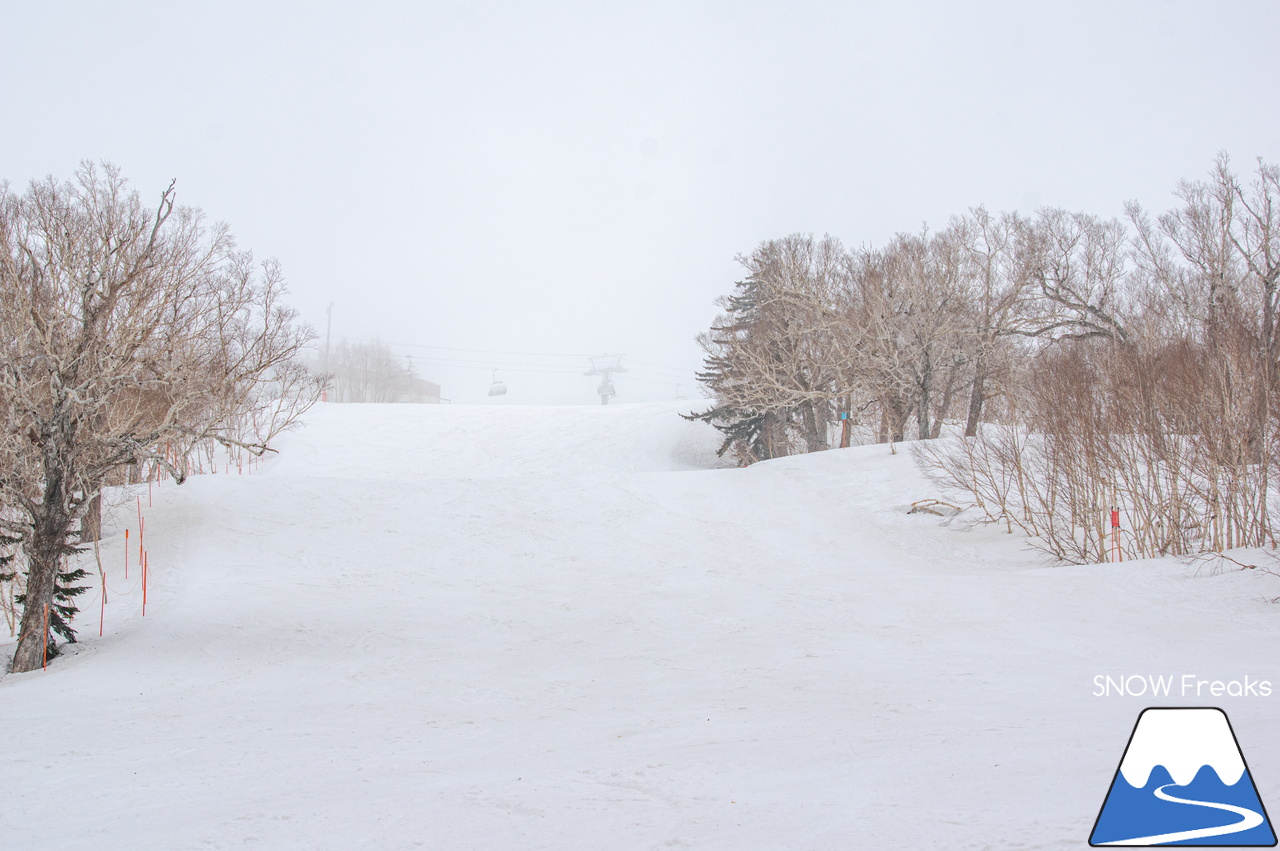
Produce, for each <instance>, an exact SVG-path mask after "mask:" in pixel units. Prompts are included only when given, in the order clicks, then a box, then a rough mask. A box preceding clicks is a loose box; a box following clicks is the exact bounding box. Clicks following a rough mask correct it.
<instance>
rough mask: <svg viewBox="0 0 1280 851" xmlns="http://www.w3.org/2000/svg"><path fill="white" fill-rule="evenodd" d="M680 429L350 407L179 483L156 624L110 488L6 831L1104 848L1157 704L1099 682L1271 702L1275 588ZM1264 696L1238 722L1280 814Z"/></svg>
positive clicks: (209, 841)
mask: <svg viewBox="0 0 1280 851" xmlns="http://www.w3.org/2000/svg"><path fill="white" fill-rule="evenodd" d="M676 410H677V408H676V407H675V406H673V405H644V406H617V407H613V406H610V407H608V408H599V407H593V408H515V407H505V406H504V407H476V408H466V407H462V406H457V407H449V406H444V407H431V406H355V405H350V406H326V407H324V408H322V409H320V410H317V411H315V412H314V413H313V414H312V415H311V416H310V418H309V422H308V425H307V427H306V428H304V429H302V430H300V431H298V432H296V433H293V434H291V435H288V436H287V437H286V438H285V439H283V440H281V441H280V444H279V446H280V449H281V451H282V454H281V456H280V457H278V458H274V459H272V460H270V461H269V462H267V463H266V464H265V465H264V466H263V468H262V469H261V470H260V471H258V472H255V473H253V474H252V475H230V476H227V475H217V476H204V477H199V478H197V479H195V480H192V481H191V482H189V483H188V484H186V485H184V486H182V487H180V488H178V487H174V486H173V485H172V484H166V485H164V486H162V487H161V488H159V489H158V490H157V492H156V494H155V506H154V508H151V509H145V508H144V510H145V511H146V535H147V541H148V548H149V552H150V561H151V566H152V571H153V579H152V584H151V587H150V589H149V599H148V609H147V615H146V618H145V619H142V618H141V617H140V616H139V611H138V610H139V608H140V591H139V590H137V589H136V587H135V583H136V577H137V574H136V565H135V566H134V568H133V569H132V571H131V573H130V578H129V579H128V580H125V579H124V576H123V571H122V561H123V547H124V543H123V536H124V530H125V528H126V527H132V528H134V536H135V537H133V538H131V541H133V542H136V523H137V520H136V512H137V508H136V499H135V494H133V493H131V494H129V495H127V496H124V495H119V497H118V503H119V504H118V505H117V506H116V508H115V509H114V510H113V511H112V515H111V519H110V521H109V523H108V538H107V539H106V540H105V541H104V542H103V558H104V564H105V565H106V568H107V573H108V581H109V585H110V587H111V588H112V589H114V593H113V594H112V595H111V596H110V597H109V604H108V605H107V606H106V610H105V636H104V637H103V638H99V637H98V634H97V633H98V614H99V601H98V599H97V598H96V597H95V596H94V593H90V594H88V595H86V596H85V597H84V598H83V600H84V602H83V607H84V610H85V611H84V614H83V615H82V617H81V619H80V620H79V621H78V624H79V626H80V628H81V631H82V636H83V638H84V641H83V643H82V644H81V645H79V646H78V648H76V649H75V651H74V652H73V653H72V654H71V655H69V656H68V657H64V658H61V659H58V660H57V661H56V663H55V664H54V665H52V666H51V667H50V669H49V670H48V671H47V672H38V673H34V674H26V675H21V676H15V675H10V676H6V677H4V678H3V679H0V719H3V723H0V759H2V760H3V764H4V765H5V767H6V769H7V778H8V780H9V786H8V789H9V790H10V791H9V795H8V796H7V797H6V802H5V805H4V806H3V807H0V836H2V837H4V845H5V847H12V848H34V847H37V846H38V847H42V848H49V849H57V848H95V849H116V848H119V849H153V848H154V849H178V848H231V847H242V846H246V845H248V846H257V847H262V848H273V849H274V848H335V849H337V848H341V849H350V848H409V847H423V848H449V849H453V848H477V849H482V848H484V849H487V848H583V849H600V848H699V849H703V848H723V849H742V848H762V849H764V848H767V849H777V848H797V849H822V848H833V849H835V848H840V849H846V848H852V847H858V848H890V847H892V848H931V847H949V848H985V847H1000V848H1006V847H1007V848H1078V847H1082V846H1083V845H1084V843H1085V841H1086V839H1087V837H1088V834H1089V830H1090V827H1091V825H1092V823H1093V819H1094V816H1095V815H1096V813H1097V809H1098V806H1099V805H1100V804H1101V802H1102V798H1103V797H1104V796H1105V794H1106V792H1107V788H1108V784H1109V783H1110V781H1111V777H1112V775H1113V773H1114V771H1115V769H1116V765H1117V763H1118V761H1119V758H1120V755H1121V751H1122V750H1123V747H1124V744H1125V741H1126V737H1127V736H1128V734H1129V731H1130V730H1131V729H1132V725H1133V721H1134V718H1135V717H1136V715H1137V712H1138V711H1139V710H1140V709H1141V708H1142V707H1143V706H1145V705H1148V703H1153V702H1159V701H1152V700H1151V699H1150V698H1149V697H1147V698H1120V697H1110V698H1099V697H1094V696H1093V691H1094V679H1093V678H1094V677H1095V676H1096V675H1099V674H1111V675H1113V676H1115V675H1128V674H1145V673H1162V674H1179V675H1180V674H1182V673H1192V674H1196V675H1198V676H1199V677H1200V678H1202V679H1210V680H1213V679H1233V678H1236V679H1238V678H1241V677H1243V676H1245V675H1246V674H1248V675H1250V676H1252V677H1254V678H1255V679H1257V678H1263V679H1269V680H1271V681H1272V682H1273V683H1276V684H1277V685H1280V671H1277V670H1276V662H1275V660H1276V659H1277V658H1280V656H1278V655H1277V653H1276V650H1277V638H1276V636H1277V628H1276V627H1277V618H1278V617H1280V612H1278V611H1277V609H1276V607H1275V606H1272V605H1271V604H1269V603H1267V602H1265V601H1264V599H1263V595H1264V594H1270V595H1271V596H1274V595H1275V594H1276V593H1280V591H1277V589H1276V588H1274V587H1272V586H1269V585H1266V584H1265V582H1266V580H1265V579H1263V578H1259V577H1256V576H1253V575H1251V574H1242V573H1233V574H1226V575H1221V576H1210V575H1200V576H1196V575H1194V570H1193V569H1191V568H1188V567H1185V566H1181V565H1178V564H1174V563H1172V562H1132V563H1126V564H1124V565H1098V566H1089V567H1060V566H1050V565H1046V564H1045V563H1044V562H1043V560H1042V559H1040V558H1039V557H1037V556H1035V555H1032V554H1029V553H1028V552H1027V551H1026V550H1025V549H1024V547H1023V542H1022V541H1020V540H1018V539H1016V538H1014V537H1011V536H1008V535H1004V534H1001V533H1000V531H999V530H997V529H992V528H978V529H973V530H969V531H966V530H964V529H963V528H962V527H961V526H960V525H958V524H952V525H944V524H943V522H942V521H941V520H940V519H939V518H937V517H931V516H928V515H908V514H907V513H906V509H907V507H908V505H909V503H910V502H911V501H913V500H916V499H921V498H925V497H930V496H936V495H937V494H936V492H935V490H934V489H933V488H932V487H931V486H930V485H929V484H928V483H927V482H925V481H924V480H923V479H922V478H921V477H920V476H919V474H918V473H917V471H916V470H915V467H914V465H913V463H912V461H911V459H910V457H909V456H908V455H907V454H905V453H903V452H901V451H899V452H898V453H896V454H891V452H890V449H889V448H888V447H884V446H876V447H863V448H856V449H850V450H839V451H832V452H826V453H821V454H817V455H812V456H806V457H801V458H791V459H783V460H780V461H774V462H768V463H764V464H759V465H756V466H754V467H751V468H749V469H736V468H727V469H711V468H713V467H715V466H717V465H719V464H721V463H722V462H720V461H719V459H716V458H715V456H714V448H715V446H716V445H717V435H716V433H715V432H714V431H712V430H711V429H710V428H708V427H706V426H704V425H703V424H700V423H689V422H686V421H683V420H681V419H679V418H678V417H677V416H676ZM142 501H143V504H144V506H145V503H146V494H145V490H144V491H143V493H142ZM131 589H133V591H132V593H131V594H130V593H128V592H130V590H131ZM11 651H12V645H11V644H6V645H4V646H3V647H0V652H5V653H9V652H11ZM1276 700H1280V697H1272V698H1258V697H1250V698H1234V699H1229V698H1225V697H1224V698H1216V699H1214V700H1213V701H1212V702H1216V703H1220V704H1223V705H1224V708H1226V709H1227V711H1228V712H1229V713H1230V714H1231V718H1232V722H1233V724H1234V725H1235V729H1236V732H1237V734H1238V735H1239V736H1240V739H1241V744H1242V745H1243V746H1244V748H1245V751H1246V754H1247V757H1248V759H1249V762H1250V765H1251V767H1252V768H1253V770H1254V774H1255V779H1256V780H1257V782H1258V788H1259V792H1260V793H1261V794H1262V797H1263V800H1264V801H1265V800H1268V795H1269V793H1270V794H1271V795H1272V797H1274V793H1275V791H1276V790H1280V740H1277V739H1276V738H1275V737H1274V736H1273V735H1271V731H1272V728H1273V726H1274V720H1273V719H1274V717H1275V706H1276V705H1277V704H1276V703H1275V701H1276ZM1164 702H1165V703H1170V701H1164ZM1187 702H1190V703H1195V702H1197V701H1195V700H1190V701H1183V700H1178V699H1176V698H1175V699H1174V700H1172V705H1178V704H1179V703H1187ZM1199 702H1201V703H1205V702H1208V698H1207V696H1206V698H1205V699H1204V700H1201V701H1199Z"/></svg>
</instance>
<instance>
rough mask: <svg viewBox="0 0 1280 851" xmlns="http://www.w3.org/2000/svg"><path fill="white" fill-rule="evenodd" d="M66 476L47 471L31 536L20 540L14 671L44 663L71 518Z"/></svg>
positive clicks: (38, 666) (32, 667)
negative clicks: (22, 594)
mask: <svg viewBox="0 0 1280 851" xmlns="http://www.w3.org/2000/svg"><path fill="white" fill-rule="evenodd" d="M64 487H65V479H64V478H63V476H62V475H61V474H58V473H55V474H52V475H50V476H49V477H48V478H47V479H46V482H45V491H44V501H43V502H42V503H41V505H40V511H39V515H38V516H37V517H36V518H34V519H35V523H34V524H33V526H32V531H31V537H30V538H28V539H27V541H26V542H25V543H24V544H23V549H24V550H25V551H26V554H27V592H26V603H24V604H23V607H22V609H23V610H22V626H21V628H20V629H19V632H18V649H17V650H16V651H15V652H14V654H13V667H12V671H13V672H14V673H15V674H18V673H23V672H25V671H34V670H36V669H37V668H40V667H43V665H44V664H45V661H46V658H47V653H48V645H49V643H50V642H49V610H50V608H51V607H52V606H53V591H54V586H55V585H56V584H57V580H58V568H59V567H60V566H61V564H62V552H63V548H64V547H65V546H66V542H67V532H68V531H69V530H70V527H71V518H70V516H69V513H68V512H67V509H66V499H65V497H64V494H63V489H64Z"/></svg>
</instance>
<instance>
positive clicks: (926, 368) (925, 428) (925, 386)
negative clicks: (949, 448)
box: [916, 353, 933, 440]
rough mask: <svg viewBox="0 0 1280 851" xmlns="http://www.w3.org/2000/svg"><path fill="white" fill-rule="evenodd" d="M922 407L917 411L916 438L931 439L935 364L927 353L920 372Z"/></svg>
mask: <svg viewBox="0 0 1280 851" xmlns="http://www.w3.org/2000/svg"><path fill="white" fill-rule="evenodd" d="M919 387H920V407H919V408H917V409H916V438H917V439H918V440H924V439H926V438H927V437H929V434H930V432H929V401H930V400H929V395H930V393H931V392H932V391H933V363H932V361H931V360H930V358H929V356H928V354H927V353H926V355H925V358H924V365H923V366H922V368H921V370H920V381H919Z"/></svg>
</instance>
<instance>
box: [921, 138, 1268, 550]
mask: <svg viewBox="0 0 1280 851" xmlns="http://www.w3.org/2000/svg"><path fill="white" fill-rule="evenodd" d="M1178 195H1179V198H1180V199H1181V201H1182V205H1181V206H1180V207H1179V208H1178V209H1176V210H1174V211H1172V212H1170V213H1167V214H1165V215H1164V216H1161V217H1159V219H1158V220H1157V221H1156V222H1154V223H1153V222H1152V220H1151V219H1150V218H1149V217H1148V216H1147V215H1146V214H1145V213H1143V211H1142V210H1141V209H1140V208H1138V207H1137V206H1136V205H1131V206H1130V207H1129V209H1128V217H1129V221H1130V224H1131V226H1132V230H1131V231H1130V232H1129V233H1130V238H1129V239H1128V240H1127V241H1121V240H1120V239H1118V238H1117V235H1118V233H1119V229H1118V228H1117V225H1116V223H1102V222H1098V221H1097V220H1090V219H1088V218H1087V217H1079V216H1063V215H1060V214H1052V213H1051V214H1050V215H1046V216H1042V217H1041V219H1040V221H1039V222H1038V227H1039V229H1040V233H1038V234H1037V235H1036V243H1035V244H1036V249H1037V250H1036V252H1035V253H1034V255H1033V256H1034V260H1035V264H1034V265H1033V267H1032V268H1033V273H1034V276H1035V277H1034V279H1035V280H1036V281H1037V284H1038V287H1039V289H1040V291H1041V293H1042V294H1043V295H1044V296H1045V297H1046V298H1047V299H1049V301H1050V302H1051V303H1052V304H1053V305H1055V307H1056V308H1059V309H1065V310H1067V311H1069V313H1068V315H1069V316H1071V318H1072V319H1073V320H1074V321H1073V323H1072V324H1070V325H1058V324H1057V323H1056V322H1055V323H1050V324H1049V325H1047V326H1044V329H1045V332H1047V333H1046V336H1048V337H1051V338H1053V339H1056V340H1057V343H1056V344H1055V345H1051V346H1048V347H1046V348H1043V349H1041V350H1040V351H1039V352H1038V353H1036V355H1035V356H1034V358H1033V360H1032V363H1031V366H1030V370H1029V380H1028V382H1027V384H1026V389H1025V391H1024V394H1023V403H1022V406H1021V408H1020V409H1019V411H1018V415H1017V417H1016V423H1015V424H1013V425H1010V426H1008V427H1006V428H1003V429H992V428H990V427H987V428H983V429H980V430H979V433H978V435H977V436H976V437H973V438H969V439H966V440H958V441H954V442H950V443H948V444H943V445H935V446H931V447H926V448H924V449H923V450H922V451H921V453H920V455H919V458H920V461H921V464H922V466H923V467H924V468H925V469H926V471H929V472H931V473H932V474H934V475H935V476H936V477H937V478H938V479H939V481H941V482H942V483H944V484H945V485H949V486H950V487H952V488H954V489H956V490H959V491H963V492H966V493H968V494H971V495H972V496H973V498H974V501H975V502H976V503H977V504H978V505H979V506H981V507H982V509H983V510H984V512H985V514H986V516H987V517H988V519H991V520H1000V521H1003V522H1006V523H1007V524H1008V525H1009V527H1010V528H1012V527H1013V526H1018V527H1020V528H1022V529H1023V530H1024V531H1026V532H1027V533H1028V534H1030V535H1032V536H1033V537H1035V538H1036V539H1037V541H1038V542H1039V544H1040V545H1041V546H1043V548H1044V549H1045V550H1046V551H1048V552H1050V553H1052V554H1053V555H1055V556H1057V557H1059V558H1063V559H1067V560H1070V561H1076V562H1096V561H1102V560H1105V559H1106V558H1108V557H1109V554H1110V551H1111V548H1112V546H1113V545H1114V544H1115V543H1116V540H1117V538H1119V543H1120V546H1121V550H1122V551H1123V553H1124V554H1125V555H1126V556H1127V557H1130V558H1133V557H1147V556H1159V555H1187V554H1194V553H1198V552H1204V551H1217V550H1222V549H1229V548H1233V547H1245V546H1272V547H1274V545H1275V536H1274V527H1275V522H1274V519H1273V517H1272V512H1271V507H1270V504H1269V493H1270V489H1271V488H1272V487H1273V486H1274V485H1275V478H1276V468H1277V458H1278V454H1277V453H1278V451H1280V427H1278V426H1280V423H1278V422H1277V419H1278V417H1277V404H1276V394H1277V390H1278V389H1280V388H1278V385H1277V377H1276V373H1277V355H1278V354H1280V351H1278V348H1277V334H1276V320H1277V316H1276V297H1277V293H1276V279H1277V271H1276V270H1277V264H1276V258H1277V256H1280V251H1278V250H1277V249H1278V248H1280V244H1278V243H1277V235H1278V234H1280V227H1277V216H1276V210H1277V200H1278V199H1280V191H1278V190H1277V180H1276V170H1275V169H1274V168H1272V167H1269V166H1266V165H1265V164H1261V163H1260V164H1259V168H1258V173H1257V176H1256V179H1255V180H1254V181H1253V182H1252V183H1251V184H1250V185H1249V186H1244V185H1242V184H1241V183H1240V182H1239V181H1238V180H1237V179H1236V177H1235V176H1234V175H1233V174H1232V173H1231V172H1230V170H1229V168H1227V163H1226V161H1225V159H1220V160H1219V162H1218V164H1217V167H1216V168H1215V169H1214V171H1213V173H1212V175H1211V179H1210V180H1209V181H1208V182H1184V183H1183V184H1180V186H1179V188H1178ZM1053 326H1057V327H1053ZM1113 509H1118V510H1119V511H1120V512H1121V515H1122V518H1123V522H1122V530H1121V531H1120V532H1116V531H1114V530H1113V529H1112V528H1111V526H1110V523H1109V522H1108V519H1109V514H1110V511H1111V510H1113Z"/></svg>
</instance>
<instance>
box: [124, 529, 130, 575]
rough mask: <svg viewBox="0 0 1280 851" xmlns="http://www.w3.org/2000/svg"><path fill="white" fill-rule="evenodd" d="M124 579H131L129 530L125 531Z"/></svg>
mask: <svg viewBox="0 0 1280 851" xmlns="http://www.w3.org/2000/svg"><path fill="white" fill-rule="evenodd" d="M124 578H125V579H128V578H129V530H128V529H125V530H124Z"/></svg>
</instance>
